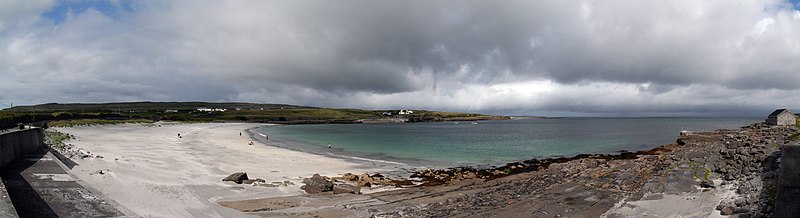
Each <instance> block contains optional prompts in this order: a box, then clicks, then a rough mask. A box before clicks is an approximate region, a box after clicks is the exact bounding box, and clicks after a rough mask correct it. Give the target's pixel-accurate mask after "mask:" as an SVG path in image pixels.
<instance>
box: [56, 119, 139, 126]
mask: <svg viewBox="0 0 800 218" xmlns="http://www.w3.org/2000/svg"><path fill="white" fill-rule="evenodd" d="M153 122H154V121H153V120H147V119H132V120H100V119H79V120H56V121H52V122H50V123H48V126H50V127H73V126H91V125H110V124H124V123H153Z"/></svg>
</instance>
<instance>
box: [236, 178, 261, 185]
mask: <svg viewBox="0 0 800 218" xmlns="http://www.w3.org/2000/svg"><path fill="white" fill-rule="evenodd" d="M255 182H260V183H264V182H266V181H265V180H263V179H245V180H242V183H244V184H248V185H249V184H253V183H255Z"/></svg>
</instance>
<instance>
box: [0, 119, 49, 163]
mask: <svg viewBox="0 0 800 218" xmlns="http://www.w3.org/2000/svg"><path fill="white" fill-rule="evenodd" d="M44 137H45V135H44V131H43V130H42V129H41V128H31V129H24V130H11V131H7V132H4V133H2V134H0V166H2V165H5V164H7V163H9V162H11V161H13V160H15V159H17V158H20V157H22V156H24V155H25V154H28V153H31V152H33V151H36V150H38V149H40V148H42V147H43V146H44Z"/></svg>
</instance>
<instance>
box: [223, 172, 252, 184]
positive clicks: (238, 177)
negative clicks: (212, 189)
mask: <svg viewBox="0 0 800 218" xmlns="http://www.w3.org/2000/svg"><path fill="white" fill-rule="evenodd" d="M244 180H247V173H245V172H236V173H233V174H231V175H230V176H228V177H225V178H224V179H222V181H226V182H235V183H236V184H242V181H244Z"/></svg>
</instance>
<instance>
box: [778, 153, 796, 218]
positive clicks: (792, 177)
mask: <svg viewBox="0 0 800 218" xmlns="http://www.w3.org/2000/svg"><path fill="white" fill-rule="evenodd" d="M777 192H778V193H777V197H776V199H775V217H795V216H797V215H798V214H800V145H787V146H785V147H783V150H782V151H781V175H780V179H779V181H778V191H777Z"/></svg>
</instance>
